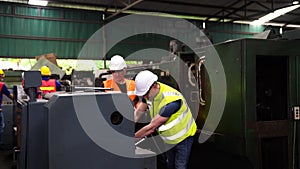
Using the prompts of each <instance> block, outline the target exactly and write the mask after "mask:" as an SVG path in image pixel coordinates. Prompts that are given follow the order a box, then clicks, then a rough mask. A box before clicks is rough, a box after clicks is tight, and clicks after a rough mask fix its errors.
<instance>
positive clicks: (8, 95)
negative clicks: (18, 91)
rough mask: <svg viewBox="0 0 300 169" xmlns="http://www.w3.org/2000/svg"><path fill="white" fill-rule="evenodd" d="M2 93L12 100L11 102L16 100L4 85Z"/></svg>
mask: <svg viewBox="0 0 300 169" xmlns="http://www.w3.org/2000/svg"><path fill="white" fill-rule="evenodd" d="M2 92H3V93H4V94H5V95H6V96H7V97H8V98H10V99H11V100H13V99H14V96H13V95H12V94H11V93H10V92H9V91H8V89H7V87H6V85H3V87H2Z"/></svg>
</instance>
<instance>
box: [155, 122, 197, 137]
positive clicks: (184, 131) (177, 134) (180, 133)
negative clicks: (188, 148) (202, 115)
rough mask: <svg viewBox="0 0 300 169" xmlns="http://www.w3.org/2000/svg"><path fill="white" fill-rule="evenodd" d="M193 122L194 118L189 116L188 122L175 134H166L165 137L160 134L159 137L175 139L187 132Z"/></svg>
mask: <svg viewBox="0 0 300 169" xmlns="http://www.w3.org/2000/svg"><path fill="white" fill-rule="evenodd" d="M193 122H194V119H193V118H191V119H190V121H189V123H188V125H187V126H186V127H185V128H184V129H183V130H181V131H179V132H178V133H176V134H174V135H172V136H166V137H165V136H160V137H161V138H162V139H163V140H164V141H172V140H176V139H178V138H180V137H182V136H183V135H184V134H185V133H187V132H188V131H189V130H190V128H191V127H192V124H193Z"/></svg>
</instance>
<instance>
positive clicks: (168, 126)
mask: <svg viewBox="0 0 300 169" xmlns="http://www.w3.org/2000/svg"><path fill="white" fill-rule="evenodd" d="M188 112H189V111H188V109H185V111H184V112H183V113H182V114H181V115H180V116H178V117H177V118H176V119H175V120H173V121H171V122H170V123H168V124H166V125H161V126H160V127H159V128H158V131H166V130H169V129H170V128H172V127H174V126H175V125H177V124H178V123H180V121H181V120H182V119H183V118H184V117H185V116H186V115H187V113H188Z"/></svg>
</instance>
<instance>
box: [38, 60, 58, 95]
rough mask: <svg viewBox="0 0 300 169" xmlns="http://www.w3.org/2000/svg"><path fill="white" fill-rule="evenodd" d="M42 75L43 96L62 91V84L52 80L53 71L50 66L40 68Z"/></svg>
mask: <svg viewBox="0 0 300 169" xmlns="http://www.w3.org/2000/svg"><path fill="white" fill-rule="evenodd" d="M40 71H41V75H42V85H41V86H40V91H41V92H42V93H43V94H47V93H52V92H56V91H58V90H60V87H61V85H60V83H59V82H58V81H57V80H55V79H50V76H51V71H50V69H49V67H48V66H42V67H41V68H40Z"/></svg>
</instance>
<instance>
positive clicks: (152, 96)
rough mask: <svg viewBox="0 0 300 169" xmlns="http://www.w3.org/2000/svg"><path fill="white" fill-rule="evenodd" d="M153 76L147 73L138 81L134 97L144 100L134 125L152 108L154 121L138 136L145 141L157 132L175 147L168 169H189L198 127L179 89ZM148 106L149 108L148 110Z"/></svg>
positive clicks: (151, 115) (137, 112) (168, 152)
mask: <svg viewBox="0 0 300 169" xmlns="http://www.w3.org/2000/svg"><path fill="white" fill-rule="evenodd" d="M157 80H158V77H157V75H155V74H154V73H152V72H150V71H148V70H144V71H141V72H139V73H138V74H137V76H136V78H135V83H136V90H135V94H136V95H138V96H141V97H143V99H144V100H145V101H143V102H142V103H140V104H139V106H138V107H137V108H136V109H135V112H134V114H135V119H134V120H135V122H137V121H138V119H139V118H140V117H141V116H142V114H143V113H144V112H145V111H146V110H147V109H149V113H150V117H151V121H150V123H149V124H148V125H146V126H144V127H143V128H141V129H140V130H138V131H137V132H136V133H135V137H136V138H144V137H146V136H148V135H150V134H152V133H153V132H155V131H157V133H158V134H159V135H160V137H161V138H162V140H163V141H164V142H165V143H166V145H169V146H170V147H172V148H171V149H170V150H168V151H167V152H166V156H167V165H168V168H169V169H179V168H180V169H186V168H187V163H188V160H189V156H190V152H191V148H192V144H193V140H194V138H193V136H194V135H195V133H196V130H197V125H196V123H195V120H194V118H193V116H192V113H191V110H190V108H189V106H188V105H187V102H186V100H185V98H184V97H183V95H182V94H181V93H180V92H179V91H177V90H176V89H174V88H172V87H170V86H168V85H166V84H163V83H160V82H158V81H157ZM148 106H149V107H148Z"/></svg>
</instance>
